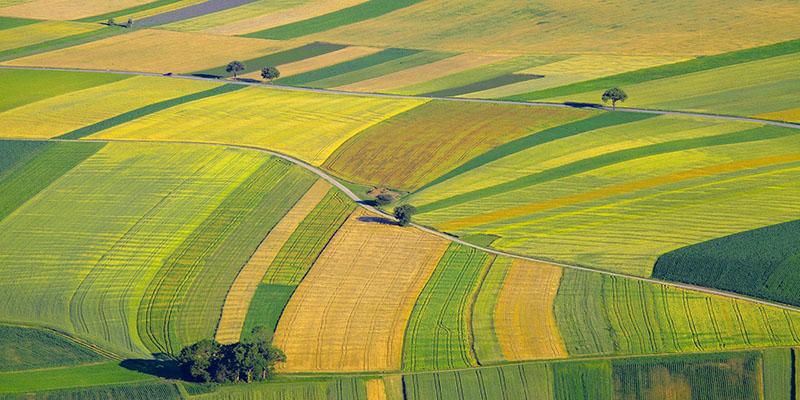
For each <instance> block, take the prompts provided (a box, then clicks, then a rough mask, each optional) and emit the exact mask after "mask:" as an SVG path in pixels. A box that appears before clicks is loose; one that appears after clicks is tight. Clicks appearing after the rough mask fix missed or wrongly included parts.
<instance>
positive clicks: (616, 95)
mask: <svg viewBox="0 0 800 400" xmlns="http://www.w3.org/2000/svg"><path fill="white" fill-rule="evenodd" d="M627 99H628V95H627V94H626V93H625V91H624V90H622V89H620V88H617V87H615V88H611V89H608V90H606V91H605V92H604V93H603V103H608V101H609V100H611V107H612V108H613V109H614V110H616V109H617V102H618V101H621V102H625V100H627Z"/></svg>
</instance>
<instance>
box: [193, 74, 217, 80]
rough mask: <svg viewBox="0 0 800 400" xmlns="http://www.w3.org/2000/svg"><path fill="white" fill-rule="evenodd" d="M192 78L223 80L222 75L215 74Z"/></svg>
mask: <svg viewBox="0 0 800 400" xmlns="http://www.w3.org/2000/svg"><path fill="white" fill-rule="evenodd" d="M192 76H196V77H198V78H208V79H222V75H214V74H192Z"/></svg>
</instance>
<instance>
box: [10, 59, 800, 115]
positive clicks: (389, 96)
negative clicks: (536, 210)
mask: <svg viewBox="0 0 800 400" xmlns="http://www.w3.org/2000/svg"><path fill="white" fill-rule="evenodd" d="M0 69H22V70H37V71H64V72H90V73H108V74H120V75H137V76H152V77H162V78H171V79H190V80H197V81H210V82H220V83H223V82H224V83H229V84H234V85H244V86H259V87H263V88H273V89H281V90H292V91H298V92H310V93H323V94H337V95H344V96H362V97H377V98H387V99H414V100H441V101H455V102H460V103H489V104H513V105H519V106H529V107H558V108H591V109H595V110H605V111H618V112H629V113H641V114H657V115H676V116H684V117H696V118H706V119H716V120H723V121H739V122H753V123H758V124H764V125H772V126H779V127H783V128H792V129H800V123H792V122H784V121H774V120H769V119H761V118H753V117H741V116H736V115H725V114H711V113H700V112H692V111H671V110H657V109H650V108H630V107H617V108H616V110H614V109H612V108H611V107H604V106H601V105H599V104H598V105H592V104H589V105H586V106H583V107H582V106H577V105H570V104H565V103H549V102H543V101H538V102H529V101H514V100H495V99H470V98H463V97H431V96H412V95H400V94H387V93H371V92H354V91H348V90H335V89H315V88H307V87H299V86H284V85H275V84H268V83H263V82H255V81H240V80H237V81H231V80H224V79H217V78H207V77H202V76H194V75H180V74H172V75H164V74H157V73H153V72H137V71H120V70H104V69H80V68H54V67H18V66H10V65H0Z"/></svg>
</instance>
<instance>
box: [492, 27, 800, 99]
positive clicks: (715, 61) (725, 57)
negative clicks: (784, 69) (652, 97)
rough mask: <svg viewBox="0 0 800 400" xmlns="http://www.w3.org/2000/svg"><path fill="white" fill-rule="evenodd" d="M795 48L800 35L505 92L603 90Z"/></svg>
mask: <svg viewBox="0 0 800 400" xmlns="http://www.w3.org/2000/svg"><path fill="white" fill-rule="evenodd" d="M798 51H800V39H795V40H789V41H786V42H781V43H776V44H772V45H768V46H761V47H754V48H750V49H744V50H737V51H732V52H728V53H723V54H718V55H711V56H705V57H702V58H695V59H692V60H689V61H683V62H679V63H675V64H669V65H664V66H658V67H652V68H645V69H641V70H637V71H631V72H626V73H623V74H619V75H614V76H610V77H607V78H600V79H593V80H589V81H584V82H579V83H574V84H571V85H567V86H562V87H556V88H552V89H544V90H539V91H535V92H531V93H525V94H520V95H515V96H509V97H508V98H507V99H509V100H524V101H531V100H540V99H547V98H552V97H564V96H569V95H574V94H578V93H583V92H588V91H603V90H605V89H606V88H609V87H614V86H626V85H627V86H630V85H633V84H637V83H642V82H647V81H653V80H657V79H664V78H669V77H674V76H679V75H684V74H688V73H692V72H698V71H705V70H710V69H714V68H719V67H724V66H728V65H734V64H741V63H744V62H748V61H755V60H763V59H766V58H770V57H776V56H781V55H785V54H791V53H797V52H798Z"/></svg>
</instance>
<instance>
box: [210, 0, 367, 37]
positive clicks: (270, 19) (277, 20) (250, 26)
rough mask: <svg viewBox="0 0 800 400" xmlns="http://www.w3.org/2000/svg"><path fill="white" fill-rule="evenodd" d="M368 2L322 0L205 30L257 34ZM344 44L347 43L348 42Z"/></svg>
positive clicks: (358, 0) (362, 0) (359, 0)
mask: <svg viewBox="0 0 800 400" xmlns="http://www.w3.org/2000/svg"><path fill="white" fill-rule="evenodd" d="M365 1H366V0H320V1H316V2H314V3H313V4H303V5H299V6H297V7H292V8H290V9H288V10H282V11H278V12H274V13H271V14H267V15H260V16H257V17H253V18H248V19H244V20H239V21H234V22H231V23H228V24H225V25H220V26H216V27H212V28H208V29H206V30H205V32H207V33H215V34H219V35H243V34H245V33H250V32H257V31H260V30H264V29H269V28H272V27H275V26H279V25H285V24H289V23H292V22H295V21H300V20H304V19H308V18H313V17H316V16H318V15H323V14H327V13H330V12H334V11H336V10H340V9H342V8H347V7H351V6H354V5H356V4H360V3H363V2H365ZM344 43H347V42H346V41H345V42H344Z"/></svg>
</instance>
